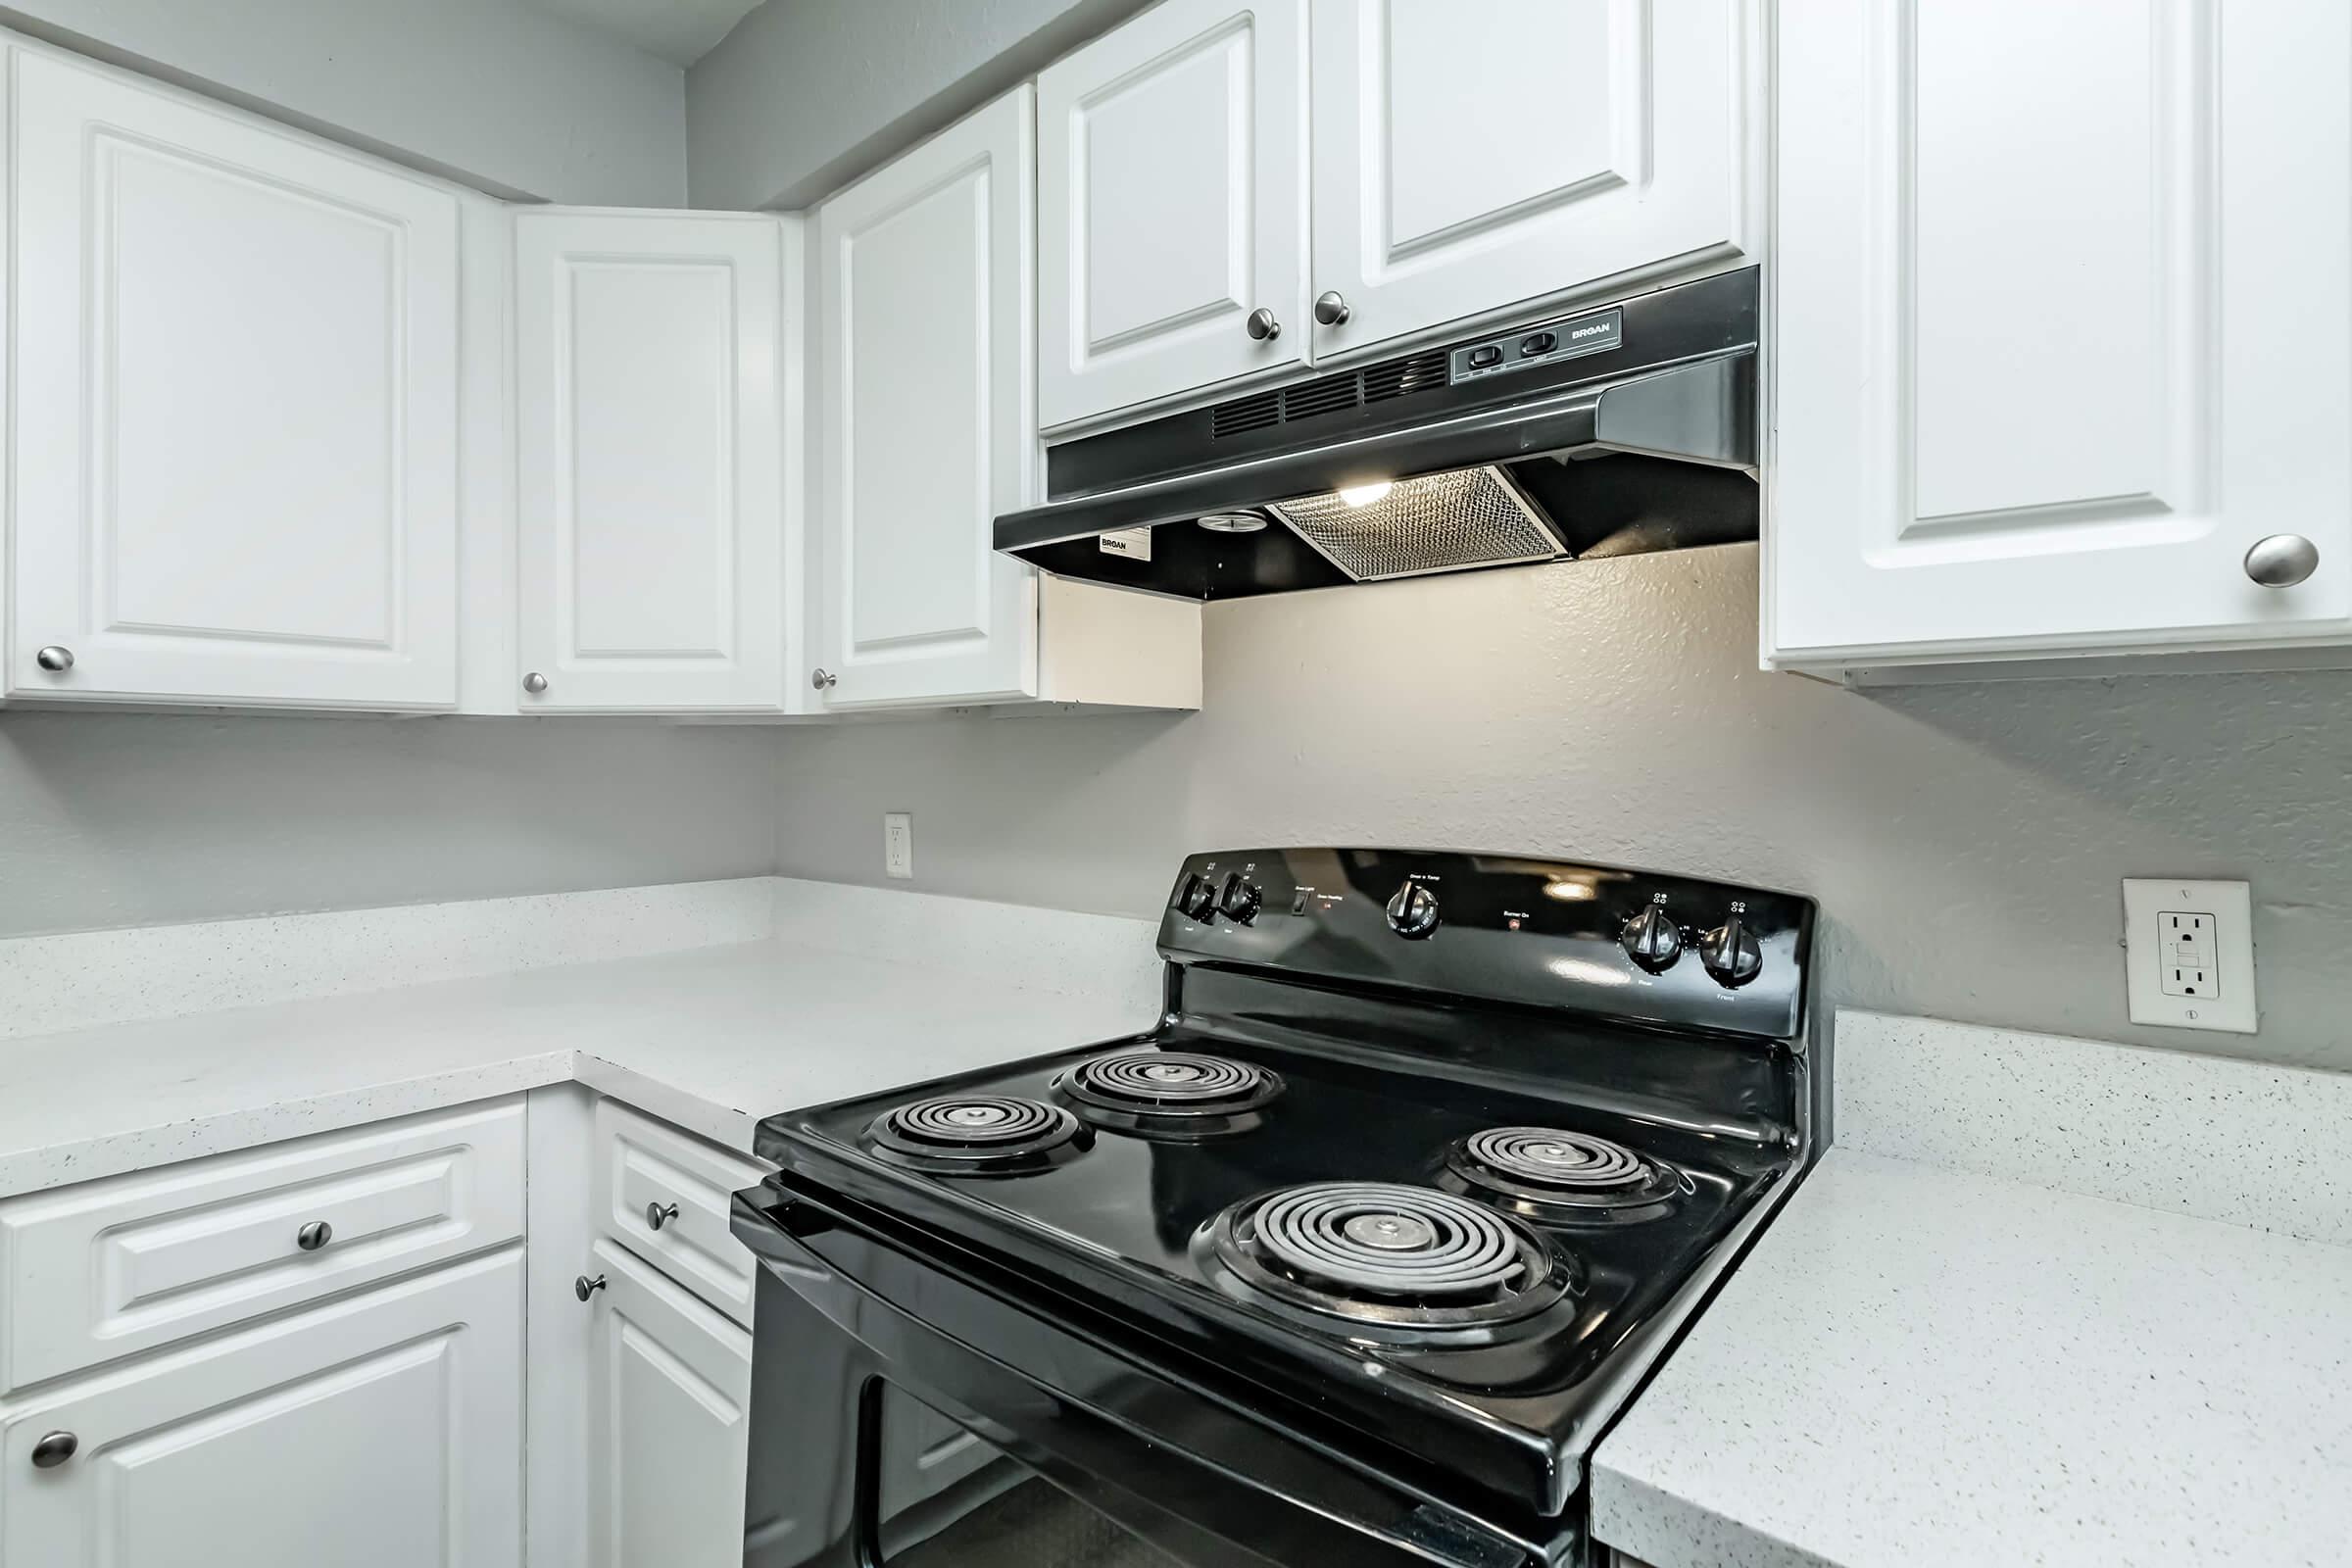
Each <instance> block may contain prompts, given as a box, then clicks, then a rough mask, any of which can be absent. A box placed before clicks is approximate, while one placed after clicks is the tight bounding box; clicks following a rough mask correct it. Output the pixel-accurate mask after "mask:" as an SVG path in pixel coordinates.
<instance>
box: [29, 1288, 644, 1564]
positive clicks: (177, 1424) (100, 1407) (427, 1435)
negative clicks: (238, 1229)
mask: <svg viewBox="0 0 2352 1568" xmlns="http://www.w3.org/2000/svg"><path fill="white" fill-rule="evenodd" d="M522 1283H523V1260H522V1253H521V1251H520V1250H519V1249H509V1250H504V1251H500V1252H496V1253H493V1254H490V1255H488V1256H484V1257H479V1258H475V1259H473V1260H471V1261H468V1262H465V1263H459V1264H454V1265H451V1266H449V1267H446V1268H443V1269H440V1270H437V1271H435V1272H432V1273H429V1274H424V1275H420V1276H417V1277H416V1278H414V1279H411V1280H408V1281H405V1282H403V1283H400V1284H396V1285H389V1286H384V1287H381V1288H379V1289H377V1290H374V1291H370V1292H368V1293H367V1294H365V1295H362V1296H355V1297H349V1298H346V1299H342V1300H339V1301H336V1302H334V1303H333V1304H331V1305H327V1306H322V1307H318V1308H315V1309H313V1310H311V1311H308V1312H304V1313H301V1314H299V1315H296V1316H291V1317H281V1318H276V1319H273V1320H270V1321H268V1322H265V1323H262V1324H260V1325H258V1326H256V1327H253V1328H249V1329H246V1330H243V1331H241V1332H238V1333H235V1334H231V1335H228V1336H225V1337H223V1338H220V1339H214V1340H209V1341H205V1342H201V1343H199V1344H197V1345H195V1346H193V1347H191V1348H186V1349H182V1350H178V1351H174V1352H172V1353H170V1354H166V1355H163V1356H161V1357H158V1358H155V1359H152V1360H145V1361H140V1362H137V1363H133V1364H130V1365H127V1366H124V1367H123V1368H121V1369H118V1370H116V1371H112V1372H107V1373H104V1374H101V1375H99V1376H97V1377H94V1378H91V1379H89V1380H87V1381H85V1382H81V1383H78V1384H74V1385H72V1386H70V1387H66V1388H62V1389H59V1390H57V1391H56V1392H54V1393H52V1394H48V1395H44V1396H40V1397H33V1398H30V1399H27V1400H25V1401H23V1402H20V1403H15V1404H11V1405H8V1406H6V1407H5V1412H4V1413H0V1562H7V1563H10V1564H24V1565H25V1568H32V1565H34V1564H50V1563H55V1564H61V1565H62V1564H68V1563H92V1564H95V1563H106V1564H110V1565H117V1568H219V1565H221V1564H224V1563H234V1564H236V1565H238V1568H319V1565H320V1564H328V1563H332V1564H336V1565H338V1568H419V1565H422V1564H428V1563H439V1564H449V1565H457V1564H464V1565H466V1568H494V1565H499V1564H514V1563H517V1562H519V1561H520V1558H521V1551H522V1484H521V1475H522V1471H521V1454H522V1376H521V1371H522ZM61 1454H63V1455H64V1456H62V1457H61V1456H60V1455H61ZM44 1461H54V1462H44ZM642 1560H647V1561H651V1560H653V1559H650V1558H648V1559H642Z"/></svg>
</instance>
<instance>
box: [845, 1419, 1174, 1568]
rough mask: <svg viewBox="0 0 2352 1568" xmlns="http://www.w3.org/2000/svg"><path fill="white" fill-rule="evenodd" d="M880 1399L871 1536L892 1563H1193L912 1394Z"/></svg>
mask: <svg viewBox="0 0 2352 1568" xmlns="http://www.w3.org/2000/svg"><path fill="white" fill-rule="evenodd" d="M872 1396H873V1402H872V1403H871V1404H870V1405H869V1406H868V1407H867V1415H866V1419H867V1420H868V1421H869V1422H870V1423H872V1424H873V1425H872V1427H871V1429H870V1430H869V1432H868V1441H869V1444H870V1446H868V1447H867V1449H866V1462H867V1463H868V1464H869V1465H871V1466H872V1472H871V1474H870V1476H869V1479H868V1486H867V1490H866V1494H865V1495H866V1496H867V1497H868V1498H869V1499H870V1502H871V1509H872V1511H871V1514H870V1515H869V1518H868V1522H867V1529H868V1531H869V1534H868V1536H867V1539H868V1540H869V1541H870V1542H872V1543H873V1545H874V1560H876V1561H878V1562H880V1563H883V1564H886V1565H888V1568H1185V1565H1184V1564H1182V1563H1180V1562H1179V1561H1178V1560H1177V1559H1176V1558H1174V1557H1171V1556H1169V1555H1168V1554H1167V1553H1166V1552H1164V1551H1161V1550H1160V1549H1159V1548H1158V1547H1156V1546H1154V1545H1152V1544H1150V1543H1149V1542H1146V1541H1144V1540H1142V1539H1141V1538H1140V1537H1138V1536H1136V1535H1135V1534H1134V1533H1132V1532H1131V1531H1129V1530H1127V1529H1126V1528H1125V1527H1124V1526H1122V1525H1120V1524H1118V1523H1117V1522H1116V1521H1114V1520H1113V1519H1111V1518H1110V1516H1109V1515H1107V1514H1105V1513H1103V1511H1102V1510H1101V1509H1098V1508H1096V1507H1094V1506H1093V1505H1091V1504H1089V1503H1085V1502H1081V1501H1080V1500H1079V1499H1077V1498H1076V1497H1073V1496H1071V1495H1069V1494H1068V1493H1066V1492H1064V1491H1062V1490H1061V1488H1059V1487H1057V1486H1055V1485H1054V1483H1053V1482H1051V1481H1048V1480H1046V1479H1045V1478H1044V1477H1043V1476H1041V1475H1039V1474H1038V1473H1037V1472H1036V1471H1034V1470H1032V1469H1030V1468H1029V1467H1028V1466H1027V1465H1025V1464H1023V1463H1021V1462H1020V1461H1019V1460H1018V1459H1015V1458H1013V1457H1012V1456H1011V1455H1010V1454H1008V1453H1006V1452H1005V1451H1004V1450H1003V1449H1002V1448H999V1447H997V1446H995V1445H994V1444H991V1443H990V1442H989V1441H988V1440H987V1439H986V1438H983V1437H981V1436H980V1435H979V1434H978V1433H976V1432H973V1431H971V1430H969V1429H968V1428H966V1427H964V1426H962V1425H960V1424H959V1423H957V1422H956V1421H953V1420H951V1419H949V1418H948V1417H947V1416H944V1415H942V1414H940V1413H939V1412H938V1411H937V1410H934V1409H932V1408H931V1406H929V1405H927V1404H925V1403H923V1402H922V1401H921V1400H920V1399H917V1398H915V1397H912V1396H911V1395H908V1394H907V1393H905V1392H904V1391H902V1390H900V1389H897V1388H894V1387H892V1386H891V1385H890V1384H888V1383H880V1384H876V1385H874V1387H873V1390H872Z"/></svg>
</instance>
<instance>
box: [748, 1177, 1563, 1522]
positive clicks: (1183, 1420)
mask: <svg viewBox="0 0 2352 1568" xmlns="http://www.w3.org/2000/svg"><path fill="white" fill-rule="evenodd" d="M772 1181H773V1179H772V1178H771V1183H772ZM734 1228H735V1232H736V1234H737V1236H739V1237H740V1238H741V1239H742V1240H743V1241H744V1242H745V1244H746V1245H747V1246H749V1247H750V1248H751V1249H752V1251H753V1253H754V1255H756V1256H757V1257H759V1259H760V1263H761V1265H762V1272H761V1279H760V1290H761V1291H763V1292H765V1291H772V1290H787V1289H788V1290H790V1291H791V1292H792V1293H793V1294H794V1295H796V1296H798V1297H799V1298H800V1299H802V1300H804V1301H806V1302H807V1303H809V1305H811V1306H813V1307H814V1308H816V1310H817V1311H819V1312H821V1313H822V1314H823V1315H824V1316H825V1317H826V1318H827V1319H829V1320H830V1321H831V1322H832V1324H833V1325H834V1326H835V1327H837V1328H839V1329H840V1330H841V1331H842V1332H844V1333H845V1334H848V1335H850V1336H851V1337H852V1338H854V1339H855V1340H856V1341H857V1342H858V1344H859V1345H860V1346H861V1347H862V1348H863V1350H864V1352H865V1357H866V1358H867V1359H868V1360H869V1361H870V1363H871V1370H872V1373H873V1375H876V1376H880V1377H883V1378H885V1379H887V1380H888V1381H891V1382H894V1383H896V1384H898V1385H899V1386H900V1387H901V1388H903V1389H904V1390H905V1391H906V1392H907V1393H908V1394H910V1395H912V1396H914V1397H916V1398H918V1399H921V1400H923V1401H924V1402H926V1403H929V1404H932V1405H934V1406H935V1407H938V1408H941V1409H943V1410H945V1411H947V1413H949V1414H951V1415H956V1416H957V1417H959V1418H961V1419H963V1420H965V1421H966V1423H967V1424H968V1425H970V1426H972V1427H973V1429H974V1430H976V1431H978V1432H979V1433H980V1434H981V1435H982V1436H983V1437H985V1438H987V1439H988V1440H989V1441H991V1442H993V1443H995V1444H996V1445H997V1446H999V1447H1001V1448H1004V1449H1005V1451H1006V1452H1008V1453H1010V1454H1011V1455H1012V1456H1013V1457H1015V1458H1016V1459H1018V1460H1020V1461H1021V1462H1022V1463H1024V1464H1026V1465H1028V1466H1029V1467H1030V1468H1031V1469H1033V1470H1035V1471H1037V1472H1038V1473H1039V1474H1041V1475H1043V1476H1045V1477H1047V1478H1048V1479H1049V1480H1051V1481H1054V1482H1055V1483H1056V1484H1057V1485H1059V1486H1061V1487H1062V1489H1063V1490H1064V1491H1066V1492H1069V1493H1071V1494H1072V1495H1076V1496H1078V1497H1079V1498H1081V1499H1082V1500H1084V1501H1086V1502H1088V1503H1090V1504H1091V1505H1093V1506H1095V1507H1097V1508H1099V1509H1101V1510H1102V1511H1103V1512H1104V1513H1105V1514H1107V1515H1109V1516H1110V1517H1111V1518H1113V1519H1115V1520H1117V1521H1118V1522H1119V1523H1120V1524H1122V1525H1124V1526H1126V1527H1127V1528H1129V1529H1131V1530H1133V1531H1135V1532H1136V1533H1137V1534H1139V1535H1141V1536H1143V1537H1144V1538H1145V1539H1146V1540H1148V1541H1151V1542H1152V1543H1153V1544H1156V1545H1159V1546H1161V1547H1162V1548H1163V1549H1165V1550H1167V1551H1169V1552H1170V1553H1171V1554H1172V1555H1173V1556H1175V1557H1176V1558H1177V1560H1179V1561H1181V1562H1187V1563H1200V1564H1216V1565H1219V1568H1223V1565H1226V1564H1234V1565H1237V1568H1238V1565H1240V1564H1245V1563H1247V1564H1251V1565H1263V1568H1295V1565H1299V1564H1310V1565H1314V1568H1323V1565H1325V1564H1339V1563H1345V1564H1347V1565H1348V1568H1538V1565H1549V1564H1555V1563H1560V1562H1563V1561H1567V1560H1571V1558H1572V1554H1573V1552H1574V1551H1575V1549H1576V1547H1577V1546H1578V1545H1579V1542H1578V1541H1577V1540H1576V1538H1575V1535H1574V1533H1573V1532H1570V1533H1569V1534H1568V1535H1567V1536H1565V1537H1563V1538H1562V1539H1559V1540H1553V1541H1545V1542H1544V1543H1541V1544H1539V1543H1537V1542H1534V1541H1530V1540H1527V1539H1524V1538H1521V1537H1519V1536H1517V1535H1515V1534H1511V1533H1507V1532H1505V1531H1502V1530H1499V1529H1497V1528H1496V1527H1495V1526H1494V1525H1492V1524H1490V1523H1488V1522H1486V1521H1484V1520H1481V1519H1479V1518H1477V1517H1476V1516H1474V1515H1471V1514H1468V1513H1465V1512H1462V1511H1461V1510H1459V1509H1456V1508H1454V1507H1452V1506H1450V1505H1449V1504H1446V1503H1445V1502H1443V1501H1441V1500H1439V1499H1437V1498H1434V1497H1431V1496H1429V1495H1424V1494H1420V1493H1417V1492H1414V1491H1411V1490H1409V1489H1407V1488H1405V1487H1402V1486H1400V1485H1398V1484H1397V1483H1396V1482H1394V1481H1392V1480H1389V1479H1386V1478H1383V1477H1379V1476H1376V1475H1374V1474H1372V1473H1370V1472H1368V1471H1366V1470H1364V1469H1363V1468H1361V1467H1360V1466H1357V1465H1354V1464H1350V1463H1349V1462H1348V1461H1347V1460H1346V1459H1344V1458H1342V1457H1340V1456H1339V1455H1337V1454H1334V1453H1332V1452H1330V1451H1329V1450H1328V1449H1325V1448H1323V1447H1322V1446H1319V1445H1317V1444H1315V1443H1313V1442H1311V1441H1308V1440H1305V1439H1302V1438H1299V1437H1298V1436H1296V1435H1293V1434H1288V1433H1284V1432H1280V1431H1278V1430H1276V1429H1275V1428H1273V1427H1271V1426H1269V1425H1267V1424H1265V1423H1264V1422H1263V1421H1261V1420H1258V1419H1256V1418H1253V1417H1251V1416H1250V1415H1249V1414H1248V1413H1247V1412H1245V1411H1242V1410H1240V1409H1237V1408H1235V1407H1233V1406H1231V1405H1229V1404H1228V1403H1226V1402H1225V1401H1224V1400H1222V1399H1220V1398H1218V1397H1215V1396H1213V1395H1211V1394H1209V1393H1207V1392H1205V1391H1203V1390H1201V1389H1200V1388H1197V1387H1194V1386H1192V1385H1191V1384H1189V1383H1188V1382H1186V1381H1184V1380H1183V1379H1181V1378H1178V1377H1175V1376H1172V1375H1170V1374H1169V1373H1168V1372H1166V1371H1165V1370H1163V1369H1156V1368H1151V1367H1147V1366H1146V1365H1144V1364H1142V1363H1140V1362H1139V1361H1137V1360H1135V1359H1132V1358H1130V1357H1129V1356H1126V1355H1124V1354H1121V1353H1119V1352H1118V1351H1117V1350H1116V1349H1114V1348H1111V1347H1110V1346H1109V1345H1107V1344H1105V1343H1103V1342H1102V1341H1101V1340H1099V1339H1097V1338H1096V1337H1094V1336H1091V1335H1089V1334H1086V1333H1084V1332H1083V1331H1081V1330H1078V1329H1075V1328H1073V1327H1071V1326H1069V1325H1067V1324H1065V1323H1062V1322H1058V1321H1049V1320H1048V1319H1046V1318H1044V1317H1041V1316H1038V1315H1037V1314H1035V1313H1032V1312H1030V1311H1028V1310H1026V1309H1024V1308H1023V1307H1021V1306H1019V1305H1017V1304H1015V1303H1014V1302H1012V1301H1010V1300H1008V1299H1005V1297H1003V1296H1001V1295H999V1294H997V1293H995V1292H993V1291H990V1290H988V1289H986V1288H984V1287H983V1286H981V1285H980V1284H978V1283H976V1282H975V1281H974V1280H972V1279H970V1278H968V1277H966V1275H965V1274H964V1273H963V1272H962V1271H960V1270H956V1269H953V1268H951V1267H949V1266H945V1265H943V1264H942V1263H940V1262H938V1261H934V1260H932V1259H928V1258H925V1257H921V1256H918V1255H916V1254H915V1253H914V1252H913V1251H912V1250H910V1249H908V1248H906V1247H903V1246H901V1245H899V1244H898V1243H896V1242H895V1241H893V1240H892V1239H891V1238H889V1237H888V1236H886V1235H884V1234H881V1228H880V1227H879V1226H868V1225H863V1224H860V1223H858V1221H856V1220H854V1219H852V1218H850V1217H848V1216H846V1215H844V1214H843V1213H841V1212H838V1211H836V1210H835V1209H834V1208H832V1207H831V1206H830V1205H826V1204H823V1203H820V1202H818V1201H811V1200H810V1199H809V1198H806V1197H804V1196H802V1195H800V1194H797V1193H796V1194H786V1193H783V1192H781V1191H779V1190H778V1189H777V1188H775V1187H774V1186H773V1185H769V1186H765V1187H761V1188H756V1189H753V1190H752V1191H750V1192H746V1193H740V1194H738V1195H736V1201H735V1217H734ZM902 1302H904V1303H909V1304H912V1305H915V1306H916V1307H917V1310H908V1309H907V1307H906V1306H902V1305H901V1304H900V1303H902ZM765 1350H766V1347H765V1346H764V1345H762V1346H760V1351H765ZM779 1353H783V1354H790V1353H792V1352H791V1349H790V1348H789V1347H783V1348H779ZM868 1560H870V1558H869V1559H868Z"/></svg>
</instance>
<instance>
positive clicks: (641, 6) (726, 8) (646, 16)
mask: <svg viewBox="0 0 2352 1568" xmlns="http://www.w3.org/2000/svg"><path fill="white" fill-rule="evenodd" d="M526 3H527V4H528V5H529V6H530V7H531V9H532V10H534V11H544V12H546V13H548V14H549V15H551V16H558V17H562V18H564V20H565V21H567V22H576V23H578V24H579V25H581V26H583V27H593V28H595V29H596V30H597V31H599V32H603V33H609V34H611V35H612V36H613V37H615V38H618V39H620V40H622V41H623V42H625V43H629V44H632V45H634V46H635V47H637V48H639V49H642V50H644V51H645V52H646V53H647V54H649V55H657V56H659V57H661V58H662V59H663V60H667V61H670V62H672V63H673V64H676V65H681V66H691V65H693V64H694V63H695V62H696V61H697V60H700V59H701V58H702V57H703V56H704V55H706V54H708V53H709V52H710V51H711V46H712V45H714V44H716V43H717V42H718V40H719V39H721V38H724V37H725V36H726V35H727V33H728V31H729V30H730V29H731V28H733V27H734V25H735V24H737V23H738V22H741V21H742V20H743V19H744V17H745V16H746V15H748V14H749V13H751V12H752V11H754V10H756V9H758V7H759V5H760V0H526Z"/></svg>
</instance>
